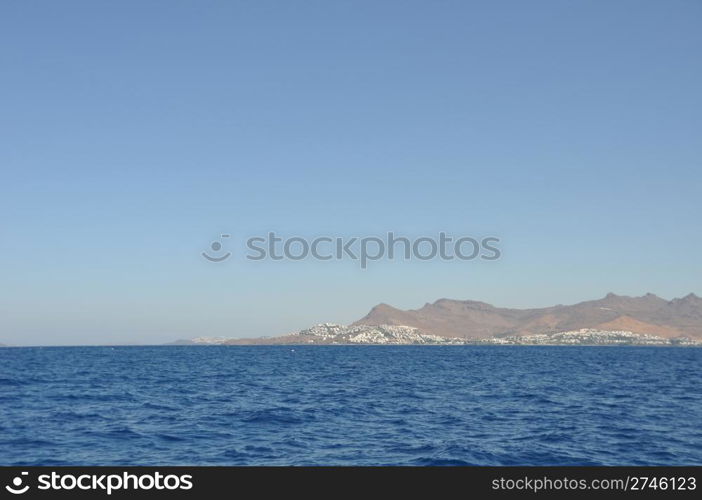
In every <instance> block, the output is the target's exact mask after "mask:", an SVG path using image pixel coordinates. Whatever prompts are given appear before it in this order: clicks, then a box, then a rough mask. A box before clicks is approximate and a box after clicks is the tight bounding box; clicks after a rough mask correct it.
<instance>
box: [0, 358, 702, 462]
mask: <svg viewBox="0 0 702 500" xmlns="http://www.w3.org/2000/svg"><path fill="white" fill-rule="evenodd" d="M701 368H702V349H695V348H688V349H686V348H653V347H526V346H525V347H502V346H486V347H478V346H444V347H440V346H424V347H420V346H406V347H399V346H397V347H395V346H393V347H391V346H387V347H385V346H307V347H284V346H251V347H244V346H232V347H225V346H216V347H197V346H192V347H176V346H173V347H114V348H112V347H65V348H60V347H57V348H8V349H0V465H113V464H114V465H320V464H324V465H327V464H329V465H464V464H477V465H598V464H602V465H700V464H702V394H701V389H702V370H701Z"/></svg>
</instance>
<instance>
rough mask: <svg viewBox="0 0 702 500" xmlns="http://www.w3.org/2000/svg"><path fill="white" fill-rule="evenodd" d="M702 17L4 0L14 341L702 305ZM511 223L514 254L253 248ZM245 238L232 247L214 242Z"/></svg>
mask: <svg viewBox="0 0 702 500" xmlns="http://www.w3.org/2000/svg"><path fill="white" fill-rule="evenodd" d="M701 21H702V4H701V3H700V2H697V1H692V0H689V1H683V0H679V1H672V2H659V1H615V2H606V1H593V2H563V1H558V2H556V1H553V2H551V1H537V2H519V1H514V2H506V1H504V2H503V1H498V2H464V1H460V2H459V1H456V2H452V1H444V2H428V1H423V2H416V1H402V2H400V1H397V2H395V1H372V2H371V1H368V2H363V1H361V2H348V1H323V2H322V1H318V2H317V1H308V2H282V1H277V2H266V1H261V2H253V1H251V2H206V3H203V2H194V1H191V2H182V1H181V2H171V1H169V2H166V1H161V2H158V1H157V2H130V1H124V2H116V3H108V2H92V1H91V2H87V1H86V2H71V1H68V2H60V3H58V2H3V3H2V5H1V6H0V70H1V71H2V78H0V89H1V90H2V92H1V93H0V110H1V111H0V173H1V177H0V210H2V213H3V217H2V218H1V219H0V275H1V276H2V287H0V342H5V343H13V344H38V343H44V344H72V343H105V342H161V341H170V340H173V339H176V338H188V337H193V336H198V335H224V336H258V335H274V334H280V333H285V332H288V331H292V330H295V329H299V328H302V327H306V326H309V325H310V324H313V323H316V322H321V321H335V322H342V323H345V322H350V321H353V320H355V319H358V318H359V317H361V316H363V315H364V314H365V313H366V312H367V311H368V309H370V307H372V306H373V305H375V304H377V303H379V302H386V303H390V304H392V305H395V306H397V307H401V308H415V307H420V306H422V305H423V304H424V303H425V302H427V301H434V300H436V299H438V298H441V297H451V298H457V299H476V300H484V301H487V302H491V303H494V304H496V305H501V306H513V307H527V306H529V307H532V306H546V305H552V304H555V303H573V302H578V301H580V300H586V299H591V298H595V297H598V296H602V295H604V294H605V293H607V292H609V291H614V292H616V293H621V294H629V295H638V294H643V293H646V292H649V291H650V292H653V293H657V294H659V295H661V296H663V297H666V298H672V297H674V296H682V295H685V294H687V293H689V292H696V293H698V294H701V293H702V289H700V286H699V283H700V282H701V278H702V269H701V266H700V261H699V256H700V254H701V253H702V237H701V236H700V231H699V214H700V212H701V211H700V209H701V208H702V206H701V205H702V201H700V200H701V196H700V195H701V194H702V171H701V169H700V167H701V165H700V158H701V157H702V141H701V140H700V130H702V123H701V122H702V118H701V115H700V109H702V106H701V105H702V93H701V92H700V91H699V89H701V88H702V68H701V66H702V65H701V63H700V58H699V54H700V52H701V49H702V31H701V30H700V29H699V26H700V22H701ZM271 230H272V231H276V232H278V233H280V234H283V235H288V236H291V235H302V236H306V237H312V236H315V235H323V234H329V235H339V236H350V235H376V234H384V233H385V232H387V231H395V232H396V233H399V234H404V235H408V236H419V235H424V234H428V235H436V234H437V233H438V232H439V231H447V232H449V233H452V234H476V235H497V236H499V237H500V238H501V241H502V242H501V248H502V251H503V256H502V259H500V260H499V261H497V262H480V261H478V262H441V261H432V262H416V261H414V262H388V261H382V262H377V263H374V265H372V266H370V268H369V269H367V270H365V271H361V270H359V269H358V266H357V264H355V263H352V262H348V261H342V262H336V261H334V262H311V261H304V262H271V261H267V262H258V263H254V262H250V261H247V260H246V259H244V258H243V256H242V255H241V253H242V251H243V243H242V241H243V240H244V239H245V238H246V237H249V236H253V235H260V234H265V233H267V232H268V231H271ZM225 232H226V233H231V234H232V238H231V243H230V245H231V246H232V247H233V248H232V249H233V250H234V251H235V252H234V253H235V254H234V256H233V257H232V258H230V259H229V260H227V261H225V262H223V263H221V264H218V265H215V264H212V263H209V262H206V261H204V259H202V257H201V256H200V252H201V251H203V250H206V249H207V247H208V245H209V243H210V242H211V241H212V240H213V239H214V238H215V237H217V235H219V234H220V233H225Z"/></svg>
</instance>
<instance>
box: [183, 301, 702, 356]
mask: <svg viewBox="0 0 702 500" xmlns="http://www.w3.org/2000/svg"><path fill="white" fill-rule="evenodd" d="M174 344H187V345H275V344H350V345H353V344H381V345H407V344H418V345H462V344H478V345H495V344H499V345H659V346H700V345H702V299H701V298H700V297H698V296H697V295H695V294H689V295H687V296H685V297H683V298H680V299H673V300H670V301H668V300H665V299H662V298H660V297H658V296H656V295H653V294H651V293H648V294H646V295H643V296H641V297H628V296H620V295H615V294H613V293H610V294H607V295H606V296H605V297H604V298H602V299H598V300H591V301H586V302H580V303H578V304H574V305H556V306H552V307H546V308H539V309H508V308H500V307H495V306H492V305H490V304H487V303H485V302H477V301H471V300H466V301H460V300H451V299H440V300H437V301H436V302H434V303H433V304H429V303H427V304H426V305H424V306H423V307H422V308H420V309H415V310H408V311H403V310H400V309H396V308H394V307H392V306H389V305H387V304H379V305H377V306H375V307H374V308H373V309H371V311H370V312H369V313H368V314H367V315H366V316H364V317H363V318H361V319H360V320H358V321H356V322H354V323H352V324H351V325H348V326H343V325H337V324H334V323H324V324H319V325H315V326H313V327H311V328H308V329H305V330H301V331H299V332H294V333H290V334H287V335H282V336H279V337H262V338H242V339H237V338H224V337H198V338H195V339H190V340H183V341H178V342H175V343H174Z"/></svg>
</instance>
